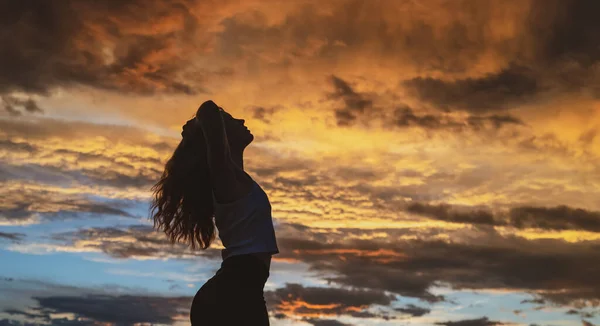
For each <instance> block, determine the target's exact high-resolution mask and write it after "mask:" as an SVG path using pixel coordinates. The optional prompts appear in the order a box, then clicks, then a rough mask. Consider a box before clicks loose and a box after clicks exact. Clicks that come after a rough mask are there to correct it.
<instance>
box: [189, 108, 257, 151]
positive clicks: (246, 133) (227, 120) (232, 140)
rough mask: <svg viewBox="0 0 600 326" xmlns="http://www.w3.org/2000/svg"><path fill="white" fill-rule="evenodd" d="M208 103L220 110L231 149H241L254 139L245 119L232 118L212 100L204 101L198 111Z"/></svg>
mask: <svg viewBox="0 0 600 326" xmlns="http://www.w3.org/2000/svg"><path fill="white" fill-rule="evenodd" d="M209 105H210V106H215V107H218V108H219V110H220V111H221V116H222V117H223V123H224V125H225V133H226V134H227V141H228V142H229V148H230V149H231V150H232V151H243V150H244V149H245V148H246V146H248V145H249V144H250V143H251V142H252V140H254V135H252V133H251V132H250V130H249V129H248V128H247V127H246V125H245V124H244V123H245V122H246V121H245V120H244V119H236V118H234V117H233V116H232V115H231V114H229V113H228V112H227V111H225V110H223V108H221V107H219V106H218V105H217V104H216V103H215V102H213V101H206V102H204V103H202V105H200V108H198V111H200V110H202V109H204V108H205V107H206V106H209Z"/></svg>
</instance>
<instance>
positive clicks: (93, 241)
mask: <svg viewBox="0 0 600 326" xmlns="http://www.w3.org/2000/svg"><path fill="white" fill-rule="evenodd" d="M52 238H53V239H54V240H56V241H59V242H61V245H59V246H57V247H56V248H58V249H59V250H60V248H63V249H64V250H71V251H78V250H79V251H94V252H102V253H105V254H107V255H109V256H110V257H113V258H117V259H140V260H144V259H165V258H173V259H194V258H196V257H198V256H204V257H209V258H218V257H220V251H219V250H218V249H215V248H214V247H213V248H211V249H207V250H205V251H193V250H191V249H189V248H187V247H186V246H185V245H182V244H174V245H173V244H171V243H170V242H169V241H168V239H167V238H166V236H165V235H164V234H162V233H160V232H158V231H155V230H154V229H153V228H152V227H151V226H147V225H132V226H129V227H128V228H126V229H120V228H116V227H106V228H88V229H79V230H77V231H71V232H63V233H57V234H54V235H53V236H52ZM50 248H53V247H52V246H51V247H50ZM16 249H18V248H16Z"/></svg>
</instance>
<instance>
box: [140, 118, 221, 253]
mask: <svg viewBox="0 0 600 326" xmlns="http://www.w3.org/2000/svg"><path fill="white" fill-rule="evenodd" d="M181 135H182V137H183V139H182V140H181V142H180V143H179V145H178V146H177V148H176V149H175V151H174V152H173V155H172V156H171V158H170V159H169V160H168V161H167V163H166V165H165V170H164V172H163V173H162V176H161V177H160V180H159V181H158V182H157V183H156V184H155V185H154V186H153V187H152V192H153V200H152V203H151V206H150V208H151V214H152V218H153V220H154V227H155V228H156V229H158V230H162V231H163V232H165V233H166V235H167V237H168V238H169V240H170V241H171V243H176V242H180V243H185V244H186V245H188V246H191V247H192V249H196V248H197V247H200V248H202V249H206V248H208V247H209V246H210V244H211V242H212V241H213V240H214V239H215V224H214V220H213V218H214V206H213V192H212V185H211V181H210V171H209V167H208V161H207V147H206V142H205V138H204V135H203V133H202V130H201V128H200V127H199V126H198V125H197V124H196V120H195V119H191V120H189V121H188V122H187V123H186V124H185V126H183V131H182V133H181Z"/></svg>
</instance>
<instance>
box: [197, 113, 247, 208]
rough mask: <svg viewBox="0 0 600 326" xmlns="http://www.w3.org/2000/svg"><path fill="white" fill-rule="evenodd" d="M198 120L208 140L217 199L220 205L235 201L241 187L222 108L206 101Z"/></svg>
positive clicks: (198, 114)
mask: <svg viewBox="0 0 600 326" xmlns="http://www.w3.org/2000/svg"><path fill="white" fill-rule="evenodd" d="M196 118H197V119H198V122H199V124H200V127H201V128H202V132H203V133H204V139H206V147H207V151H208V166H209V168H210V175H211V182H212V187H213V192H214V194H215V198H216V199H217V201H218V202H220V203H227V202H232V201H235V200H236V199H238V198H239V185H238V182H237V178H236V171H235V166H234V164H233V161H232V160H231V152H230V150H229V142H228V141H227V133H226V131H225V124H224V122H223V116H222V115H221V108H219V107H218V106H217V105H216V104H215V103H214V102H213V101H206V102H204V103H202V105H201V106H200V108H199V109H198V111H197V112H196Z"/></svg>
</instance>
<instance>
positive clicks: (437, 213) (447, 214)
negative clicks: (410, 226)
mask: <svg viewBox="0 0 600 326" xmlns="http://www.w3.org/2000/svg"><path fill="white" fill-rule="evenodd" d="M406 210H407V211H408V212H410V213H415V214H419V215H423V216H427V217H431V218H435V219H438V220H442V221H447V222H458V223H469V224H487V225H494V224H500V223H499V222H497V221H496V219H495V218H494V215H493V214H492V213H491V212H489V211H486V210H472V211H465V212H460V211H455V210H452V206H450V205H428V204H422V203H412V204H409V205H408V206H407V208H406Z"/></svg>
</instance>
